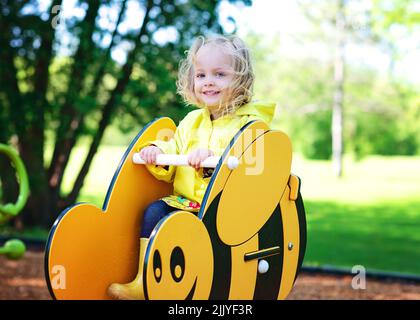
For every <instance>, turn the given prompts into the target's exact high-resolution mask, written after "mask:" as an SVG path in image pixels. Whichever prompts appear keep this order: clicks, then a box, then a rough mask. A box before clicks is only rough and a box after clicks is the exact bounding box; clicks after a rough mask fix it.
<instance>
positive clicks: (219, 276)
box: [203, 191, 232, 300]
mask: <svg viewBox="0 0 420 320" xmlns="http://www.w3.org/2000/svg"><path fill="white" fill-rule="evenodd" d="M221 195H222V191H221V192H220V193H219V194H218V195H217V196H216V197H215V198H214V200H213V202H212V203H211V204H210V206H209V208H208V210H207V211H206V214H205V215H204V218H203V223H204V225H205V226H206V228H207V231H208V233H209V235H210V239H211V244H212V247H213V259H214V263H213V265H214V270H213V283H212V286H211V292H210V297H209V299H210V300H227V299H228V298H229V290H230V281H231V271H232V254H231V248H230V247H229V246H227V245H225V244H224V243H223V242H222V240H220V238H219V235H218V234H217V227H216V216H217V209H218V206H219V201H220V197H221Z"/></svg>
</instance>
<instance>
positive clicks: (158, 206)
mask: <svg viewBox="0 0 420 320" xmlns="http://www.w3.org/2000/svg"><path fill="white" fill-rule="evenodd" d="M176 210H180V209H178V208H174V207H171V206H170V205H168V204H167V203H166V202H165V201H163V200H158V201H155V202H152V203H151V204H150V205H149V206H148V207H147V208H146V210H144V214H143V227H142V228H141V232H140V238H149V237H150V234H151V233H152V231H153V228H154V227H155V226H156V225H157V224H158V222H159V221H160V219H162V218H163V217H165V216H167V215H168V214H170V213H171V212H172V211H176Z"/></svg>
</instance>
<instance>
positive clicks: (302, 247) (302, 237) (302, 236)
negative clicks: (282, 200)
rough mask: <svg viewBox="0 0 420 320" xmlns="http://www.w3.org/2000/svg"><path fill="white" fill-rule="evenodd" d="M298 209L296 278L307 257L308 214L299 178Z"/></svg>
mask: <svg viewBox="0 0 420 320" xmlns="http://www.w3.org/2000/svg"><path fill="white" fill-rule="evenodd" d="M295 204H296V210H297V214H298V219H299V259H298V266H297V270H296V275H295V280H294V281H296V278H297V276H298V274H299V272H300V270H301V268H302V264H303V259H304V257H305V252H306V241H307V239H306V237H307V236H306V214H305V207H304V205H303V199H302V195H301V194H300V179H299V193H298V198H297V199H296V202H295Z"/></svg>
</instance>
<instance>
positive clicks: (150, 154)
mask: <svg viewBox="0 0 420 320" xmlns="http://www.w3.org/2000/svg"><path fill="white" fill-rule="evenodd" d="M161 153H163V151H162V150H161V149H160V148H158V147H156V146H148V147H146V148H143V149H141V151H140V157H141V158H142V159H143V160H144V162H146V164H154V163H155V162H156V157H157V155H158V154H161Z"/></svg>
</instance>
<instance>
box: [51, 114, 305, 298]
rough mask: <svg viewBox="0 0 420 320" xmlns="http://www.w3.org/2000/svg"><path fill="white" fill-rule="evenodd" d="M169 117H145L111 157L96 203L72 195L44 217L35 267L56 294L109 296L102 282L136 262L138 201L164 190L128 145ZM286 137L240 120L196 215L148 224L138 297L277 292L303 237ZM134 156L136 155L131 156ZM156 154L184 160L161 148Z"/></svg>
mask: <svg viewBox="0 0 420 320" xmlns="http://www.w3.org/2000/svg"><path fill="white" fill-rule="evenodd" d="M175 129H176V126H175V124H174V122H173V121H172V120H171V119H169V118H166V117H164V118H159V119H157V120H155V121H153V122H151V123H149V124H148V125H147V126H146V127H145V128H144V129H143V130H142V131H141V132H140V133H139V134H138V135H137V137H136V138H135V139H134V140H133V141H132V143H131V144H130V146H129V147H128V149H127V151H126V152H125V154H124V156H123V158H122V160H121V163H120V164H119V166H118V168H117V170H116V172H115V174H114V177H113V179H112V181H111V184H110V186H109V188H108V192H107V195H106V197H105V201H104V204H103V207H102V209H99V208H97V207H95V206H93V205H90V204H86V203H82V204H76V205H74V206H72V207H69V208H67V209H66V210H64V211H63V212H62V213H61V214H60V216H59V217H58V218H57V220H56V222H55V223H54V225H53V227H52V229H51V232H50V235H49V238H48V242H47V247H46V252H45V275H46V280H47V284H48V287H49V290H50V293H51V295H52V297H53V298H56V299H109V297H108V296H107V288H108V286H109V285H110V284H111V283H127V282H129V281H131V280H132V279H133V278H134V277H135V275H136V273H137V270H138V257H139V248H138V239H139V227H140V225H141V223H140V222H141V221H142V215H143V211H144V209H145V208H146V206H147V205H149V204H150V203H151V202H153V201H156V200H157V199H159V198H161V197H163V196H166V195H168V194H171V192H172V185H171V184H168V183H165V182H162V181H158V180H156V179H155V178H154V177H153V176H152V175H151V174H150V173H149V172H148V170H147V169H146V167H145V166H143V165H139V164H138V163H141V162H142V161H141V158H140V159H139V156H138V153H137V152H138V148H139V146H141V145H144V144H145V143H146V142H148V141H153V140H156V139H162V140H168V139H170V138H171V137H172V136H173V133H174V131H175ZM291 160H292V149H291V144H290V140H289V139H288V137H287V136H286V135H285V134H284V133H282V132H280V131H276V130H270V129H269V128H268V126H267V125H266V124H265V123H263V122H261V121H252V122H250V123H248V124H246V125H245V126H244V127H243V128H241V130H240V131H239V132H238V133H237V134H236V135H235V137H234V138H233V139H232V141H231V142H230V144H229V146H228V147H227V148H226V150H225V152H224V153H223V155H222V156H221V157H219V158H217V157H216V158H214V157H212V159H209V158H208V159H206V160H205V161H203V162H202V163H201V166H210V167H215V169H214V172H213V174H212V176H211V177H209V178H208V179H209V184H208V187H207V190H206V193H205V195H204V199H203V201H202V203H201V207H200V211H199V212H198V215H197V216H196V215H195V214H192V213H190V212H185V211H181V210H177V211H174V212H173V213H171V214H170V215H169V216H167V217H165V218H163V219H162V220H161V221H160V222H159V223H158V225H157V226H156V227H155V229H154V230H153V232H152V234H151V237H150V241H149V243H148V246H147V250H146V256H145V259H144V268H143V270H144V273H143V279H144V283H143V287H144V293H145V297H146V299H284V298H286V296H287V295H288V294H289V292H290V290H291V289H292V287H293V284H294V281H295V279H296V277H297V274H298V272H299V269H300V267H301V265H302V261H303V257H304V253H305V247H306V220H305V211H304V206H303V202H302V198H301V195H300V180H299V178H298V177H296V176H294V175H291V174H290V169H291ZM136 162H137V163H136ZM157 164H162V165H173V164H177V165H186V163H185V156H184V157H183V156H176V155H162V156H159V157H158V159H157Z"/></svg>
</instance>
